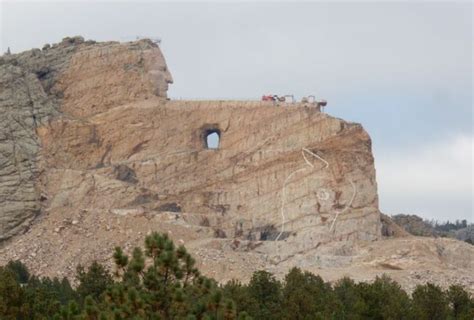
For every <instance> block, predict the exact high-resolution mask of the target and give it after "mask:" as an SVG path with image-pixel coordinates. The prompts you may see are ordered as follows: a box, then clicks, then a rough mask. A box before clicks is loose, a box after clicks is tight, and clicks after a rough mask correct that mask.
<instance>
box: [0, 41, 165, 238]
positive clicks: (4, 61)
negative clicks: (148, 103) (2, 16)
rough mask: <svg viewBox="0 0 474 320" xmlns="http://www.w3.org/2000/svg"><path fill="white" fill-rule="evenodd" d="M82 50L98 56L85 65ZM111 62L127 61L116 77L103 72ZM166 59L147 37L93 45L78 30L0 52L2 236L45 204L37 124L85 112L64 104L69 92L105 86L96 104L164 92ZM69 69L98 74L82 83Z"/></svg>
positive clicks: (21, 228) (11, 232)
mask: <svg viewBox="0 0 474 320" xmlns="http://www.w3.org/2000/svg"><path fill="white" fill-rule="evenodd" d="M124 53H125V54H124ZM73 56H74V59H72V57H73ZM84 56H86V57H96V58H95V59H94V61H95V62H94V67H93V68H90V69H86V70H84V69H82V68H81V61H80V59H81V57H84ZM149 56H152V57H153V58H149ZM100 57H102V60H101V58H100ZM71 59H72V61H71ZM89 61H92V60H91V59H89ZM144 61H147V62H146V63H145V62H144ZM114 63H121V65H123V68H124V70H123V72H122V73H115V76H116V77H115V78H114V77H112V76H111V75H110V74H107V73H106V70H108V69H109V66H110V65H113V64H114ZM165 66H166V64H165V62H164V58H163V56H162V55H161V52H160V51H159V49H157V47H156V45H154V44H153V43H151V42H150V41H145V40H144V41H139V42H136V43H130V44H119V43H113V42H110V43H101V44H96V43H95V42H94V41H84V39H83V38H81V37H74V38H65V39H64V40H63V41H62V42H61V43H59V44H55V45H53V46H50V45H46V46H45V47H44V48H43V49H42V50H40V49H33V50H30V51H27V52H24V53H20V54H14V55H4V56H2V57H1V58H0V88H1V90H0V112H1V117H0V203H1V206H0V241H1V240H5V239H7V238H9V237H11V236H12V235H14V234H17V233H20V232H23V231H25V230H26V229H27V228H28V226H29V224H30V223H31V221H32V220H33V219H34V217H35V216H37V215H38V214H39V213H40V211H41V203H42V201H43V200H45V198H44V196H42V195H41V194H40V191H39V189H38V188H37V181H38V166H37V163H38V160H39V157H38V156H39V154H38V151H39V150H40V148H41V147H40V146H41V143H40V141H39V140H38V137H37V128H38V127H39V126H43V125H45V124H46V123H47V122H48V121H49V120H51V119H52V118H54V117H56V116H58V115H60V114H62V113H66V114H67V113H70V114H72V115H81V112H80V109H79V108H77V105H74V104H73V105H66V106H63V105H62V101H63V98H64V96H66V97H70V96H71V95H72V96H73V97H76V98H77V99H74V100H78V101H80V102H82V103H84V104H88V103H89V102H90V101H82V100H81V99H80V98H79V97H80V96H82V94H81V91H80V90H87V91H92V92H93V91H94V90H100V91H101V93H102V94H101V95H102V97H103V100H98V101H95V103H100V104H101V106H103V107H107V106H108V104H107V99H109V100H114V99H121V100H122V101H126V100H127V97H130V99H134V98H136V97H145V95H144V94H142V92H146V94H148V96H155V97H156V96H159V97H166V89H167V83H169V82H172V79H171V76H170V75H169V72H167V70H166V69H165ZM66 70H69V72H74V73H76V71H77V74H79V75H81V73H80V72H79V70H82V71H83V72H84V71H88V72H92V73H93V75H92V74H82V75H83V77H82V78H83V79H85V80H84V81H83V82H80V81H78V79H75V78H72V79H70V78H69V77H70V76H69V74H65V73H64V72H65V71H66ZM98 72H99V73H101V74H102V79H107V82H106V84H107V86H103V84H105V83H104V82H102V85H101V86H98V82H97V81H98V80H100V79H101V78H100V76H99V77H98V76H97V73H98ZM60 74H61V78H62V79H67V80H69V81H70V82H69V83H74V84H75V86H74V89H71V88H70V86H69V85H68V84H66V83H65V81H64V80H63V81H62V82H59V81H58V80H59V75H60ZM77 74H76V75H77ZM144 75H145V76H144ZM122 78H126V79H127V81H135V82H137V81H138V83H139V86H135V87H133V86H129V83H127V82H126V81H122V80H123V79H122ZM143 78H146V79H143ZM114 79H115V83H114ZM91 83H92V85H91ZM117 83H118V84H117ZM114 84H115V85H114ZM105 87H107V88H109V90H110V91H107V90H104V89H103V88H105ZM94 88H95V89H94ZM151 88H153V90H152V89H151ZM117 92H121V94H120V95H118V94H117ZM148 96H146V97H148ZM69 101H71V100H69ZM99 109H100V108H99Z"/></svg>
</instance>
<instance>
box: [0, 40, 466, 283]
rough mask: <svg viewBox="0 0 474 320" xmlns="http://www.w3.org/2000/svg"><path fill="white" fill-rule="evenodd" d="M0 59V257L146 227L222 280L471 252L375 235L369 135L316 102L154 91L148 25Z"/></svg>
mask: <svg viewBox="0 0 474 320" xmlns="http://www.w3.org/2000/svg"><path fill="white" fill-rule="evenodd" d="M1 59H2V60H1V62H0V63H1V65H0V77H1V78H0V81H1V85H2V93H1V100H0V108H2V110H6V112H5V113H2V116H1V118H0V122H2V127H1V129H0V152H1V153H0V154H1V157H2V158H0V202H1V203H2V207H0V221H1V225H0V239H7V238H9V237H11V236H13V235H15V234H20V233H24V232H26V234H23V235H21V236H17V237H14V238H12V239H10V240H8V241H6V242H4V244H3V248H2V249H0V264H1V263H5V262H7V261H8V260H9V259H18V258H20V259H22V260H24V261H26V263H27V264H28V265H29V266H30V267H31V268H32V269H33V270H34V271H36V272H38V273H39V274H41V275H50V276H58V275H59V276H63V275H66V276H71V275H72V274H73V272H74V269H75V266H76V265H77V264H79V263H81V264H88V263H90V262H91V261H92V260H99V261H101V262H103V263H106V264H109V265H110V263H111V260H110V252H111V248H113V247H114V246H115V245H121V246H123V247H124V248H125V249H126V250H130V249H131V248H132V247H133V246H135V245H140V244H141V242H142V241H143V238H144V236H145V234H147V233H148V232H151V231H155V230H157V231H162V232H168V233H170V234H171V236H172V237H173V238H174V239H175V240H176V241H180V242H182V243H185V244H186V246H187V247H188V248H189V249H190V250H191V252H193V254H194V255H195V256H196V257H197V259H198V262H199V266H200V268H201V269H202V270H203V271H204V272H205V273H206V274H208V275H211V276H214V277H216V278H217V279H218V280H222V281H223V280H229V279H231V278H239V279H243V280H246V279H247V278H248V276H249V275H250V274H251V272H252V271H255V270H257V269H267V270H270V271H273V272H275V273H276V274H277V275H282V274H284V273H285V272H286V271H287V270H288V268H290V267H292V266H299V267H302V268H305V269H308V270H311V271H314V272H317V273H320V274H325V273H326V274H329V271H330V270H333V273H332V276H336V275H339V276H342V275H344V274H345V273H348V272H349V271H351V270H352V271H354V270H369V271H367V272H365V273H364V272H362V271H361V273H360V274H359V277H358V278H359V279H360V280H365V279H366V278H367V279H369V278H371V277H372V276H375V275H376V274H380V273H381V272H394V270H396V271H400V270H407V272H415V271H416V270H418V268H420V266H421V265H422V264H421V263H419V262H420V261H431V263H433V264H436V268H433V270H441V271H442V272H444V271H443V270H445V269H443V268H445V267H448V266H449V267H452V266H453V265H454V266H455V267H456V268H458V269H459V270H461V271H462V272H463V271H465V270H472V268H473V264H472V261H471V262H469V261H467V262H466V261H464V260H463V261H464V262H459V263H458V262H454V260H453V259H458V258H459V257H458V255H456V254H455V253H454V252H452V250H459V248H458V246H459V245H458V244H457V243H450V242H446V241H444V240H440V241H438V242H436V243H433V244H427V246H428V247H429V248H430V249H429V250H432V248H438V249H439V248H440V249H439V250H440V251H441V252H442V255H443V257H445V258H443V259H444V260H443V261H442V262H440V261H438V260H436V259H438V256H436V258H434V255H431V254H428V255H423V254H422V253H421V251H420V252H418V251H417V250H422V249H419V248H424V247H423V246H422V245H418V244H417V243H418V242H414V241H415V240H414V239H412V238H411V237H409V236H408V235H407V234H403V233H402V232H401V231H400V230H399V229H396V227H395V226H394V225H390V224H389V222H387V221H384V235H387V234H388V233H390V235H400V236H406V238H403V241H405V242H404V243H403V244H401V242H398V243H399V244H401V245H403V246H406V245H408V246H410V245H413V248H415V249H414V252H412V253H404V252H401V253H400V252H398V251H396V249H395V247H394V245H393V243H394V242H393V241H394V240H382V239H383V235H382V222H381V215H380V212H379V209H378V197H377V185H376V179H375V168H374V159H373V156H372V152H371V140H370V137H369V135H368V134H367V133H366V132H365V131H364V129H363V128H362V127H361V126H360V125H359V124H355V123H350V122H346V121H343V120H341V119H337V118H334V117H331V116H329V115H327V114H325V113H322V112H320V110H319V108H318V106H317V105H316V104H312V103H283V102H279V103H274V102H261V101H253V102H252V101H180V100H174V101H172V100H168V99H167V96H166V91H167V88H168V84H169V83H171V82H172V78H171V75H170V73H169V71H168V69H167V67H166V63H165V60H164V58H163V55H162V54H161V51H160V49H159V48H158V47H157V46H156V45H155V44H154V43H152V42H150V41H148V40H141V41H138V42H131V43H125V44H120V43H115V42H108V43H93V42H90V41H84V40H83V39H82V38H68V39H65V40H64V41H63V42H62V43H61V44H58V45H53V46H50V47H48V46H46V47H45V48H44V49H43V50H32V51H29V52H26V53H22V54H18V55H11V56H4V57H2V58H1ZM211 133H217V134H218V136H219V146H218V148H216V149H211V148H208V145H207V140H206V139H207V136H208V135H209V134H211ZM35 217H37V218H36V220H35V221H34V222H33V223H32V220H33V219H34V218H35ZM387 226H389V227H387ZM378 240H381V241H378ZM390 241H392V242H390ZM399 241H401V240H399ZM416 241H418V240H416ZM462 245H464V244H462ZM462 245H461V246H462ZM383 246H384V247H385V248H386V250H381V249H380V248H381V247H383ZM466 246H467V244H466ZM468 247H469V248H470V246H468ZM438 249H436V250H438ZM464 249H465V248H464V247H463V250H464ZM436 250H435V251H436ZM469 250H471V251H469ZM373 252H379V254H378V255H376V256H374V254H373ZM417 252H418V253H417ZM388 253H390V256H387V254H388ZM411 254H414V258H413V259H414V260H415V262H413V259H408V260H407V255H408V256H410V257H411ZM397 255H399V256H400V257H399V259H398V258H393V259H392V258H391V257H396V256H397ZM425 256H426V258H424V257H425ZM417 257H418V258H417ZM453 257H454V258H453ZM463 257H464V258H469V257H474V249H467V253H465V254H464V255H463ZM417 259H418V260H417ZM430 259H431V260H430ZM473 261H474V260H473ZM437 268H438V269H437ZM441 271H440V274H441V273H442V272H441ZM461 271H460V272H461ZM349 273H350V272H349ZM404 275H406V276H407V277H409V279H412V278H413V277H414V276H413V277H412V276H411V275H410V274H408V273H404ZM332 276H331V277H332ZM331 277H329V278H331ZM420 279H421V278H420ZM443 279H445V278H443ZM471 280H472V277H471V278H468V279H467V280H466V281H467V282H466V281H464V280H463V281H464V282H466V283H469V281H471ZM420 281H421V280H420ZM402 282H403V281H402ZM407 282H408V283H411V282H410V281H407ZM471 283H472V284H474V282H471ZM473 288H474V287H473Z"/></svg>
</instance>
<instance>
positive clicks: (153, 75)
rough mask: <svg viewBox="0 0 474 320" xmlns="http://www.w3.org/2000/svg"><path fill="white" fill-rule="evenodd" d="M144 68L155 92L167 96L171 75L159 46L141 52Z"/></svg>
mask: <svg viewBox="0 0 474 320" xmlns="http://www.w3.org/2000/svg"><path fill="white" fill-rule="evenodd" d="M143 55H144V60H145V70H146V71H147V74H148V77H149V79H150V80H151V82H152V83H154V85H155V86H156V91H155V94H156V95H157V96H159V97H165V98H166V97H167V94H166V93H167V91H168V85H169V84H170V83H173V77H172V76H171V73H170V72H169V70H168V66H167V65H166V61H165V58H164V57H163V54H162V53H161V50H160V49H159V48H151V49H148V50H146V51H144V52H143Z"/></svg>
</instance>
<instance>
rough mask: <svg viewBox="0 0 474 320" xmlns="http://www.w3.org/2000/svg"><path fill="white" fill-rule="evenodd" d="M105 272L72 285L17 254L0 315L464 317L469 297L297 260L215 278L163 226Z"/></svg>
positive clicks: (472, 312)
mask: <svg viewBox="0 0 474 320" xmlns="http://www.w3.org/2000/svg"><path fill="white" fill-rule="evenodd" d="M113 258H114V260H115V265H116V269H115V272H114V273H110V272H109V271H108V270H107V269H106V268H105V267H104V266H102V265H101V264H99V263H97V262H94V263H92V264H91V265H90V266H88V268H84V267H83V266H78V268H77V273H76V277H77V284H78V285H77V287H76V288H73V287H72V286H71V284H70V283H69V281H68V280H67V279H66V278H63V279H62V280H59V279H57V278H54V279H50V278H38V277H36V276H34V275H30V273H29V272H28V269H27V268H26V267H25V265H23V264H22V263H21V262H20V261H11V262H10V263H8V264H7V265H5V266H3V267H0V319H2V320H3V319H5V320H7V319H8V320H9V319H64V320H75V319H81V320H82V319H84V320H108V319H114V320H115V319H117V320H118V319H136V320H138V319H165V320H166V319H186V320H191V319H196V320H197V319H203V320H204V319H206V320H214V319H215V320H217V319H222V320H227V319H228V320H230V319H239V320H249V319H259V320H260V319H261V320H265V319H341V320H346V319H347V320H350V319H354V320H356V319H393V320H395V319H397V320H399V319H413V320H414V319H417V320H418V319H419V320H424V319H426V320H434V319H465V320H468V319H469V320H472V319H473V318H474V298H473V297H472V296H470V294H469V293H468V292H467V291H466V290H465V289H464V288H462V287H460V286H457V285H452V286H451V287H449V288H448V289H447V290H442V289H441V288H440V287H438V286H436V285H433V284H430V283H427V284H425V285H419V286H417V287H416V289H415V290H414V292H413V293H412V294H411V295H410V294H408V293H407V292H405V291H404V290H402V289H401V287H400V286H399V285H398V284H397V283H396V282H394V281H392V280H391V279H390V278H388V277H386V276H382V277H378V278H376V280H375V281H374V282H372V283H355V282H354V281H353V280H351V279H349V278H343V279H341V280H339V281H338V282H336V283H334V284H330V283H328V282H324V281H323V279H322V278H321V277H319V276H317V275H314V274H312V273H309V272H304V271H302V270H300V269H298V268H293V269H291V270H290V271H289V272H288V274H287V275H286V277H285V279H284V280H283V281H280V280H278V279H276V278H275V277H274V276H273V275H272V274H271V273H269V272H266V271H257V272H255V273H254V274H253V275H252V278H251V280H250V282H249V283H248V284H242V283H240V282H238V281H235V280H233V281H230V282H228V283H226V284H224V285H219V284H218V283H217V282H216V281H214V280H213V279H210V278H207V277H205V276H203V275H201V274H200V272H199V270H198V269H197V268H196V267H195V261H194V259H193V257H192V256H191V255H190V254H189V253H188V252H187V251H186V249H185V248H184V246H179V247H176V246H175V245H174V243H173V241H172V240H171V239H170V238H168V236H167V235H166V234H159V233H153V234H151V235H149V236H147V237H146V239H145V246H144V248H135V249H134V250H133V252H132V254H131V255H127V254H126V253H124V252H123V250H122V249H121V248H119V247H117V248H115V252H114V254H113Z"/></svg>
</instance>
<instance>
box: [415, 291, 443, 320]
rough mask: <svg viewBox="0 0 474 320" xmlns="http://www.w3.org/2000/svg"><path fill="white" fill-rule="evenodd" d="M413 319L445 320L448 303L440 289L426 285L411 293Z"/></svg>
mask: <svg viewBox="0 0 474 320" xmlns="http://www.w3.org/2000/svg"><path fill="white" fill-rule="evenodd" d="M412 296H413V298H412V299H413V317H414V318H415V319H419V320H445V319H447V317H448V301H447V299H446V294H445V293H444V292H443V290H441V288H440V287H438V286H436V285H434V284H431V283H427V284H426V285H418V286H417V287H416V288H415V290H414V291H413V295H412Z"/></svg>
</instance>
